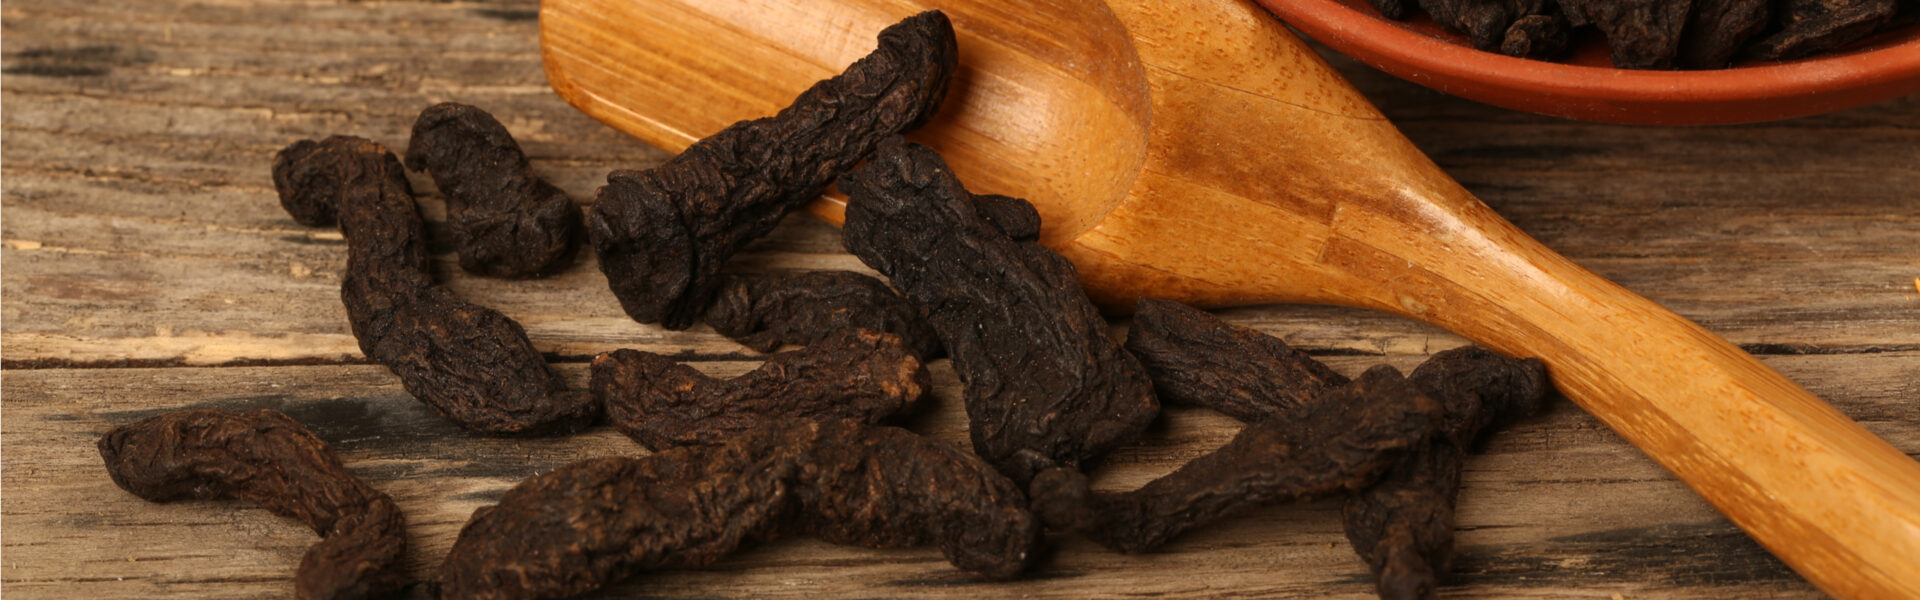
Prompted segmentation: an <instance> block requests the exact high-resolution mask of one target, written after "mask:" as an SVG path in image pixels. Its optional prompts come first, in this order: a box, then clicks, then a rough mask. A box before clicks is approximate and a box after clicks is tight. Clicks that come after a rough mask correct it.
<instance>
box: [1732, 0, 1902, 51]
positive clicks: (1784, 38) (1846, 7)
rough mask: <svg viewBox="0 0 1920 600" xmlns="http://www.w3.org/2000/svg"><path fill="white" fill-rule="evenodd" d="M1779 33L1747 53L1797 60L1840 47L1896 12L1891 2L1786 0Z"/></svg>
mask: <svg viewBox="0 0 1920 600" xmlns="http://www.w3.org/2000/svg"><path fill="white" fill-rule="evenodd" d="M1783 5H1784V6H1783V9H1784V14H1782V15H1780V23H1781V29H1780V31H1779V32H1777V33H1774V34H1773V35H1771V36H1768V37H1767V38H1766V39H1764V40H1761V41H1760V43H1758V44H1754V46H1753V48H1752V49H1751V50H1750V52H1751V53H1752V54H1753V55H1754V56H1757V57H1760V58H1767V59H1775V60H1779V59H1788V58H1799V57H1802V56H1806V55H1809V54H1813V53H1815V52H1825V51H1828V50H1832V49H1834V48H1838V47H1841V46H1844V45H1846V44H1848V43H1851V42H1853V41H1856V40H1859V39H1860V38H1863V37H1866V36H1868V35H1869V34H1872V33H1873V32H1874V31H1877V30H1879V28H1880V26H1881V25H1882V24H1884V23H1886V22H1887V21H1888V20H1889V19H1892V18H1893V16H1894V13H1897V12H1899V10H1900V6H1899V3H1898V2H1895V0H1786V1H1785V2H1784V3H1783Z"/></svg>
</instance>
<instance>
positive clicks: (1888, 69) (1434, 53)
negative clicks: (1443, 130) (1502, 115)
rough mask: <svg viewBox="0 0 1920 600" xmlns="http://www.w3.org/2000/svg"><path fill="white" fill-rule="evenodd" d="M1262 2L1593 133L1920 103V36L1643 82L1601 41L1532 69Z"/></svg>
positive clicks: (1344, 10) (1330, 13) (1356, 48)
mask: <svg viewBox="0 0 1920 600" xmlns="http://www.w3.org/2000/svg"><path fill="white" fill-rule="evenodd" d="M1257 1H1258V2H1260V3H1261V4H1262V5H1265V6H1266V7H1267V9H1268V10H1271V11H1273V13H1274V14H1275V15H1277V16H1279V17H1280V19H1281V20H1283V21H1286V22H1287V24H1288V25H1292V26H1293V27H1295V28H1297V29H1299V30H1300V31H1302V32H1304V33H1306V34H1307V35H1308V36H1311V37H1312V38H1314V39H1316V40H1319V41H1320V42H1321V43H1324V44H1326V45H1327V46H1329V47H1332V48H1333V49H1335V50H1338V51H1340V52H1342V53H1345V54H1346V55H1348V56H1351V57H1354V58H1356V59H1359V60H1360V61H1361V62H1364V63H1367V64H1369V65H1372V66H1374V67H1375V68H1378V69H1380V70H1382V71H1386V72H1388V73H1391V74H1393V75H1394V76H1397V77H1400V78H1402V79H1406V80H1408V81H1412V82H1414V83H1418V84H1420V85H1423V86H1427V87H1430V88H1433V89H1436V90H1439V91H1442V92H1446V93H1448V94H1453V95H1455V96H1460V97H1463V98H1467V99H1470V100H1475V101H1479V102H1485V103H1487V104H1492V105H1494V106H1500V107H1504V108H1511V109H1514V110H1523V111H1528V112H1534V113H1539V114H1543V115H1552V116H1556V117H1565V118H1569V119H1579V120H1583V121H1599V122H1603V123H1626V124H1634V125H1726V124H1733V123H1753V122H1759V121H1772V120H1778V119H1790V118H1794V117H1804V116H1808V115H1816V114H1821V113H1826V112H1832V111H1836V110H1842V109H1847V108H1853V107H1856V106H1864V105H1867V104H1872V103H1875V102H1879V101H1882V100H1888V99H1892V98H1898V97H1900V96H1904V95H1907V94H1912V93H1916V92H1920V26H1909V27H1906V28H1903V29H1899V30H1894V31H1888V32H1883V33H1880V34H1877V35H1875V36H1873V37H1870V38H1868V39H1865V40H1861V41H1860V42H1859V43H1856V44H1853V45H1851V46H1848V47H1847V48H1845V49H1842V50H1840V51H1836V52H1829V53H1825V54H1821V55H1817V56H1813V57H1809V58H1804V59H1799V60H1791V61H1746V62H1740V63H1735V64H1734V66H1732V67H1730V68H1726V69H1717V70H1710V71H1640V70H1632V69H1616V68H1614V67H1613V66H1612V65H1611V63H1610V62H1609V61H1608V60H1607V50H1606V47H1605V44H1604V43H1603V42H1602V41H1601V40H1599V39H1576V44H1575V48H1574V50H1573V53H1572V56H1571V58H1570V60H1568V61H1566V62H1544V61H1536V60H1525V59H1519V58H1513V57H1510V56H1506V55H1503V54H1499V53H1495V52H1482V51H1479V50H1475V49H1474V48H1473V46H1472V45H1471V44H1470V43H1468V42H1467V40H1466V38H1465V37H1463V36H1461V35H1458V34H1455V33H1452V32H1448V31H1444V30H1442V29H1440V27H1439V26H1438V25H1435V24H1434V23H1433V21H1431V20H1429V19H1427V17H1426V15H1424V14H1420V15H1419V16H1416V17H1414V18H1413V19H1410V20H1408V21H1394V20H1391V19H1387V18H1385V17H1382V16H1380V13H1379V12H1377V11H1375V10H1374V9H1373V7H1372V6H1370V5H1368V4H1367V2H1366V0H1257ZM1415 12H1418V11H1415ZM1588 37H1589V38H1598V36H1597V35H1596V36H1588ZM1582 42H1585V43H1582Z"/></svg>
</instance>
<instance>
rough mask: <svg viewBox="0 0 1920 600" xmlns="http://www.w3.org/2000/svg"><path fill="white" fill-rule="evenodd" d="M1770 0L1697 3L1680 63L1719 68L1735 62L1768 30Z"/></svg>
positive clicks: (1704, 0)
mask: <svg viewBox="0 0 1920 600" xmlns="http://www.w3.org/2000/svg"><path fill="white" fill-rule="evenodd" d="M1767 5H1768V1H1767V0H1693V14H1692V15H1691V16H1689V17H1688V18H1687V29H1686V35H1685V36H1684V37H1682V38H1681V39H1680V59H1679V64H1680V66H1682V67H1685V68H1689V69H1718V68H1721V67H1725V66H1727V65H1728V63H1731V62H1733V57H1734V56H1737V55H1739V54H1740V49H1741V48H1742V47H1745V45H1746V43H1747V41H1748V40H1750V39H1752V38H1753V36H1755V35H1758V34H1759V33H1760V31H1761V30H1764V29H1766V28H1767V24H1768V22H1769V21H1768V19H1767V17H1768V16H1770V15H1769V14H1768V11H1767Z"/></svg>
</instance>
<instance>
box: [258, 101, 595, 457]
mask: <svg viewBox="0 0 1920 600" xmlns="http://www.w3.org/2000/svg"><path fill="white" fill-rule="evenodd" d="M273 170H274V181H275V182H276V183H277V184H281V187H280V188H279V191H280V198H281V203H282V204H283V205H285V206H287V207H288V212H289V213H291V214H294V215H296V218H298V215H302V214H305V215H317V214H322V213H323V212H325V211H322V210H321V209H319V208H317V207H319V206H332V207H333V208H332V209H331V212H332V213H334V214H335V215H336V216H337V219H338V220H339V222H340V232H341V234H343V235H344V236H345V237H346V238H347V250H348V254H347V273H346V276H345V277H344V279H343V281H342V283H341V286H340V296H341V300H342V301H343V302H344V303H345V304H346V308H347V318H348V319H349V321H350V322H351V325H352V328H353V335H354V337H355V338H357V339H358V340H359V342H360V350H361V352H364V353H366V355H367V356H368V357H369V358H372V359H374V360H376V361H379V362H380V364H383V365H386V366H387V368H388V369H390V370H392V371H393V373H394V374H395V375H398V376H399V377H400V382H401V384H403V385H404V386H405V387H406V389H407V393H409V394H412V395H413V396H414V397H415V398H418V399H420V401H421V402H424V403H426V405H427V406H428V407H430V408H432V409H433V410H434V411H435V412H437V413H439V414H440V415H441V416H443V417H446V418H447V419H448V420H450V421H453V422H454V423H456V424H458V425H460V426H461V427H464V428H467V429H470V430H473V431H479V432H484V433H501V434H523V433H525V434H533V433H553V432H568V431H576V430H579V429H581V428H584V427H586V426H587V425H588V424H590V423H591V422H592V421H593V420H594V419H596V418H598V417H599V414H600V406H599V403H598V402H596V401H595V400H594V399H593V397H592V395H591V394H588V393H586V392H583V391H570V390H568V389H567V387H566V384H565V382H564V381H562V380H561V379H560V377H559V376H558V375H556V374H555V373H554V372H553V371H552V370H551V369H549V368H548V367H547V364H546V361H545V359H543V358H542V357H541V355H540V352H539V351H538V350H535V349H534V347H533V344H532V343H531V342H529V341H527V334H526V332H525V331H524V330H522V329H521V328H520V325H519V324H518V323H515V322H513V320H512V319H508V318H507V317H506V316H505V315H502V314H500V313H499V312H498V311H494V310H491V309H488V308H485V307H481V306H478V305H474V304H471V303H468V302H465V301H462V300H460V299H459V298H457V297H455V296H454V295H453V293H452V292H450V291H448V290H447V289H446V288H443V287H441V286H439V285H437V284H435V283H434V282H433V276H432V272H431V270H430V269H429V266H428V263H427V251H426V240H425V226H424V224H423V223H422V221H421V219H420V213H419V210H418V209H417V208H416V207H415V206H414V201H413V195H412V190H411V188H410V187H409V186H408V184H407V179H406V174H405V172H404V171H403V170H402V169H401V166H400V161H399V159H397V158H395V157H394V156H393V153H391V152H388V151H387V149H386V148H384V147H382V146H380V145H379V144H376V143H373V142H371V141H367V140H364V139H360V138H353V137H344V136H334V137H330V138H327V139H326V140H323V141H319V142H314V141H311V140H304V141H300V142H297V143H295V144H293V145H292V146H288V147H287V148H286V149H285V150H282V151H280V154H279V155H278V156H277V157H276V158H275V161H274V169H273Z"/></svg>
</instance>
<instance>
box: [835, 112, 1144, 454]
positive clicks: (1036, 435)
mask: <svg viewBox="0 0 1920 600" xmlns="http://www.w3.org/2000/svg"><path fill="white" fill-rule="evenodd" d="M840 189H841V190H842V191H845V192H846V193H847V194H848V196H849V197H850V198H851V200H850V201H849V202H848V204H847V222H846V229H845V234H846V241H847V249H848V250H851V251H852V252H853V253H854V254H855V255H857V256H859V257H860V260H862V261H864V262H866V264H867V266H870V267H873V268H874V269H877V270H879V271H880V272H881V273H883V274H885V275H886V276H887V277H889V278H890V279H891V280H892V281H893V284H894V285H895V286H896V287H898V288H899V289H900V290H901V291H902V292H903V293H905V294H906V295H907V297H908V298H909V299H911V300H913V301H914V302H915V303H916V304H919V305H920V306H921V307H922V309H921V312H922V314H926V315H927V320H928V322H929V323H931V324H932V325H933V329H934V331H936V332H939V334H940V341H941V343H943V344H945V345H946V347H947V353H948V354H949V355H950V356H952V357H953V362H954V370H955V371H956V372H958V373H959V375H960V381H961V383H963V384H965V398H966V406H967V417H968V421H969V430H970V431H969V433H970V434H971V436H972V438H973V447H974V451H975V452H978V453H979V454H980V456H982V457H984V458H986V459H987V461H988V462H991V463H993V464H994V466H995V467H997V468H999V469H1000V472H1002V473H1005V474H1007V476H1009V477H1012V478H1013V479H1014V480H1015V481H1019V482H1025V481H1027V480H1029V479H1031V478H1032V477H1033V475H1034V474H1035V473H1038V472H1040V471H1042V470H1045V469H1048V468H1052V467H1055V466H1065V467H1075V468H1077V467H1078V466H1079V464H1080V463H1081V462H1082V461H1085V460H1087V459H1090V458H1093V457H1096V456H1099V455H1101V454H1103V453H1105V452H1106V451H1107V450H1109V449H1112V448H1113V447H1115V446H1118V445H1120V444H1122V443H1125V442H1126V441H1127V440H1130V439H1132V438H1133V437H1134V436H1135V435H1137V434H1138V433H1139V432H1140V431H1141V430H1142V429H1145V428H1146V426H1147V425H1148V424H1149V423H1151V422H1152V421H1153V418H1154V417H1155V416H1156V415H1158V414H1159V405H1158V403H1157V402H1156V401H1155V400H1154V397H1153V389H1152V384H1151V383H1150V382H1149V381H1148V380H1147V377H1146V374H1145V373H1144V372H1142V370H1141V368H1140V365H1139V363H1138V362H1137V361H1135V360H1134V359H1133V357H1132V356H1129V355H1128V354H1127V353H1126V352H1124V351H1122V350H1121V349H1120V346H1119V345H1118V344H1115V343H1114V342H1113V340H1112V339H1111V338H1108V337H1107V332H1106V327H1107V322H1106V320H1105V319H1103V318H1101V317H1100V314H1099V312H1097V311H1095V309H1094V307H1093V304H1092V303H1091V302H1089V301H1088V300H1087V295H1086V292H1084V291H1083V290H1081V288H1080V278H1079V276H1078V275H1077V274H1076V273H1075V272H1074V269H1073V265H1072V264H1071V263H1068V262H1067V260H1066V259H1065V258H1062V257H1061V256H1060V255H1058V254H1055V253H1054V252H1053V251H1052V250H1048V249H1047V248H1046V247H1045V246H1041V245H1040V244H1039V243H1038V242H1035V241H1032V239H1030V238H1028V237H1026V236H1025V235H1021V236H1018V237H1019V239H1016V238H1015V237H1009V233H1008V230H1009V229H1010V228H1011V229H1014V230H1015V231H1014V232H1015V233H1021V234H1025V233H1028V231H1027V229H1026V227H1025V226H1024V225H1023V223H1026V222H1027V221H1025V220H1024V219H1010V218H1007V217H1008V216H1009V215H1013V214H1025V212H1024V211H1016V210H1012V209H1011V208H1010V207H1009V206H1008V205H1009V204H1010V203H1012V202H1016V201H1017V200H1014V199H1011V198H1005V197H988V199H987V200H986V201H984V202H983V201H981V200H980V199H979V198H980V197H978V196H974V195H973V194H970V193H968V192H967V190H966V189H965V188H963V187H961V185H960V181H959V180H957V179H955V178H954V176H953V173H952V172H951V171H949V170H948V169H947V165H946V162H945V161H943V160H941V159H940V156H939V155H938V154H935V153H934V152H933V150H931V149H928V148H926V147H924V146H920V145H917V144H911V143H907V142H905V141H904V140H900V139H897V138H896V139H894V140H890V141H888V142H885V143H883V144H882V145H881V147H880V149H879V150H877V151H875V153H874V156H873V158H872V159H871V160H869V161H868V162H867V164H866V165H865V166H862V167H861V168H860V169H858V170H856V171H854V172H852V173H849V174H847V176H846V177H843V178H841V180H840ZM1021 203H1022V204H1024V202H1021ZM983 206H986V207H989V208H987V209H985V210H983V209H982V207H983ZM1037 222H1038V219H1037V218H1036V219H1034V220H1033V223H1035V224H1036V226H1034V227H1033V228H1034V229H1036V230H1037Z"/></svg>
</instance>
